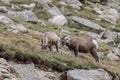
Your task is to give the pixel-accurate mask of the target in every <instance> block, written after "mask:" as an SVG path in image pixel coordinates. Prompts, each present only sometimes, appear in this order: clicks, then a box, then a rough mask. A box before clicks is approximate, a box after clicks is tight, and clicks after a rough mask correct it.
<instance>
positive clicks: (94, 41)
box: [92, 39, 98, 49]
mask: <svg viewBox="0 0 120 80" xmlns="http://www.w3.org/2000/svg"><path fill="white" fill-rule="evenodd" d="M92 41H93V44H94V45H95V46H96V49H98V43H97V41H96V40H95V39H93V40H92Z"/></svg>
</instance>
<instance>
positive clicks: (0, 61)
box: [0, 58, 8, 65]
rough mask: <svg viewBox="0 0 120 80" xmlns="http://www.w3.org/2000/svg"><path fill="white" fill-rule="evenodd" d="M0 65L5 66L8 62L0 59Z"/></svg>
mask: <svg viewBox="0 0 120 80" xmlns="http://www.w3.org/2000/svg"><path fill="white" fill-rule="evenodd" d="M0 64H2V65H7V64H8V62H7V61H6V60H5V59H3V58H0Z"/></svg>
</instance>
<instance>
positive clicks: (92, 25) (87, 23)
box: [68, 16, 105, 30]
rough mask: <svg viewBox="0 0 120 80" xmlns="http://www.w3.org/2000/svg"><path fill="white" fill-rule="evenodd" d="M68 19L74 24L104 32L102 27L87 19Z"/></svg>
mask: <svg viewBox="0 0 120 80" xmlns="http://www.w3.org/2000/svg"><path fill="white" fill-rule="evenodd" d="M68 18H69V19H71V20H73V21H75V22H78V23H79V24H81V25H84V26H85V27H88V28H92V29H95V30H105V28H103V27H102V26H100V25H98V24H96V23H94V22H92V21H90V20H88V19H84V18H81V17H77V16H69V17H68Z"/></svg>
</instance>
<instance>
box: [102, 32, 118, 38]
mask: <svg viewBox="0 0 120 80" xmlns="http://www.w3.org/2000/svg"><path fill="white" fill-rule="evenodd" d="M100 35H101V38H102V39H112V40H114V39H115V38H116V37H117V34H116V32H112V31H110V30H105V31H103V32H101V33H100Z"/></svg>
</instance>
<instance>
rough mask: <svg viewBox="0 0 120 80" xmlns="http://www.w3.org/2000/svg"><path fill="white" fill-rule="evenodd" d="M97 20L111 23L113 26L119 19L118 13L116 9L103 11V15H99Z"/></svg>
mask: <svg viewBox="0 0 120 80" xmlns="http://www.w3.org/2000/svg"><path fill="white" fill-rule="evenodd" d="M99 18H101V19H103V20H105V21H107V22H109V23H111V24H115V23H116V21H117V20H118V19H119V12H118V11H117V10H116V9H112V8H110V9H105V10H104V11H103V14H101V15H99Z"/></svg>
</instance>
